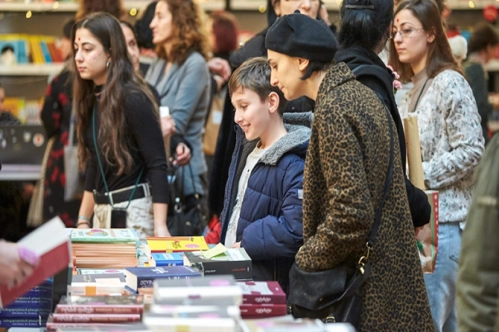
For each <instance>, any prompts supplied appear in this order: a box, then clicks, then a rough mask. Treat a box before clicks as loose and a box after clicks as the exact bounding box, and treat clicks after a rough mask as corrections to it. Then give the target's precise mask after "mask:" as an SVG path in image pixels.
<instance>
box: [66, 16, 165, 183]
mask: <svg viewBox="0 0 499 332" xmlns="http://www.w3.org/2000/svg"><path fill="white" fill-rule="evenodd" d="M78 29H87V30H88V31H89V32H90V33H91V34H92V35H93V36H94V37H95V38H96V39H97V40H98V41H99V42H100V43H101V44H102V46H103V48H104V52H105V53H106V54H107V55H108V56H109V57H110V65H109V67H108V68H107V70H108V76H107V81H106V83H105V84H104V88H103V90H102V92H101V95H100V98H99V100H98V101H96V97H95V88H96V87H95V84H94V82H93V81H92V80H85V79H82V78H81V76H80V75H75V79H74V86H73V105H74V106H75V110H76V115H77V119H78V125H77V130H78V143H79V151H78V154H79V159H80V162H81V163H82V164H83V163H85V161H86V160H87V159H88V157H89V152H88V149H87V148H86V147H85V140H84V137H85V134H86V132H87V129H88V127H89V126H90V125H91V118H92V113H93V105H94V103H96V102H97V103H98V108H99V112H98V113H97V114H96V115H97V116H99V119H100V127H99V133H98V140H99V146H100V148H101V149H102V150H101V152H102V154H103V155H104V157H105V159H106V162H107V163H109V164H110V165H111V166H113V167H117V168H118V171H117V175H120V174H123V173H126V172H128V171H129V170H130V169H131V166H132V164H133V160H132V157H131V155H130V153H129V151H128V141H129V138H128V137H127V136H126V130H125V129H126V121H125V117H124V115H123V105H124V102H125V98H126V95H125V93H126V94H130V93H141V94H143V95H145V96H147V98H148V99H149V100H150V101H151V104H152V105H155V103H154V101H153V100H154V99H153V97H152V94H151V92H150V90H149V88H148V87H147V85H146V83H145V82H144V80H143V79H142V78H141V77H140V76H138V75H137V74H136V73H135V70H134V68H133V65H132V62H131V60H130V58H129V56H128V51H127V47H126V43H125V37H124V35H123V32H122V30H121V25H120V22H119V21H118V20H117V19H115V18H114V17H113V16H111V15H109V14H106V13H95V14H91V15H89V16H87V17H85V18H83V19H82V20H80V21H78V22H77V23H76V24H75V25H74V27H73V32H72V34H71V40H72V42H73V44H74V41H75V35H76V31H77V30H78ZM74 52H75V50H74V49H73V54H72V55H73V61H72V65H73V66H74V67H76V62H75V60H74V56H75V54H74ZM72 70H73V72H77V71H76V68H72ZM158 121H159V120H158Z"/></svg>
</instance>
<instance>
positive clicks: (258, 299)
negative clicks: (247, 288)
mask: <svg viewBox="0 0 499 332" xmlns="http://www.w3.org/2000/svg"><path fill="white" fill-rule="evenodd" d="M243 304H286V295H259V294H243Z"/></svg>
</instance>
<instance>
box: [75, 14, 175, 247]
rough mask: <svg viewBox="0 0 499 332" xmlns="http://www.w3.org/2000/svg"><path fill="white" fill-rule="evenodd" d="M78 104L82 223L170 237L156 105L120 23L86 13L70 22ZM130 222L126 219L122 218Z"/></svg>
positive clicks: (106, 16) (163, 164) (166, 190)
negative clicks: (82, 173) (83, 178)
mask: <svg viewBox="0 0 499 332" xmlns="http://www.w3.org/2000/svg"><path fill="white" fill-rule="evenodd" d="M72 40H73V45H74V53H73V56H74V62H73V66H74V67H75V68H74V70H75V72H77V73H78V75H76V77H75V81H74V91H73V96H74V101H73V104H74V107H75V109H76V114H77V118H78V142H79V149H80V150H79V156H80V162H81V163H86V182H85V192H84V194H83V200H82V204H81V207H80V212H79V216H78V227H89V226H90V222H89V220H90V217H91V216H92V212H93V215H94V218H93V221H94V227H97V228H99V227H100V228H110V227H112V226H114V225H116V226H117V227H129V228H134V229H135V230H136V231H137V232H138V234H139V236H140V237H142V238H143V237H145V236H147V235H156V236H169V232H168V228H167V226H166V211H167V203H168V182H167V170H166V154H165V149H164V144H163V139H162V134H161V129H160V125H159V119H158V112H157V108H156V106H155V104H154V100H153V96H152V94H151V92H150V90H149V88H148V87H147V85H146V83H145V82H144V81H143V80H142V79H141V78H140V76H138V74H137V73H136V71H135V70H134V67H133V65H132V62H131V61H130V57H129V55H128V51H127V46H126V43H125V39H124V36H123V33H122V30H121V26H120V23H119V22H118V21H117V20H116V19H115V18H113V17H112V16H111V15H109V14H105V13H97V14H93V15H90V16H87V17H85V18H83V19H82V20H80V21H79V22H77V23H76V25H75V26H74V28H73V34H72ZM125 219H126V222H125V223H124V220H125Z"/></svg>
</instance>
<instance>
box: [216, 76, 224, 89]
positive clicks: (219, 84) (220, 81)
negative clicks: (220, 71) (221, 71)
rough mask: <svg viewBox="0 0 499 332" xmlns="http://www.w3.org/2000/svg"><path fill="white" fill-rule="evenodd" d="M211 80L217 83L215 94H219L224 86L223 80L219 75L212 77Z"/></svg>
mask: <svg viewBox="0 0 499 332" xmlns="http://www.w3.org/2000/svg"><path fill="white" fill-rule="evenodd" d="M213 79H214V80H215V82H216V83H217V92H220V90H222V87H223V86H224V83H225V80H224V79H223V78H222V76H220V75H213Z"/></svg>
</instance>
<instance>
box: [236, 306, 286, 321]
mask: <svg viewBox="0 0 499 332" xmlns="http://www.w3.org/2000/svg"><path fill="white" fill-rule="evenodd" d="M239 310H240V311H241V317H242V318H263V317H276V316H286V315H287V306H286V304H242V305H241V306H239Z"/></svg>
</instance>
